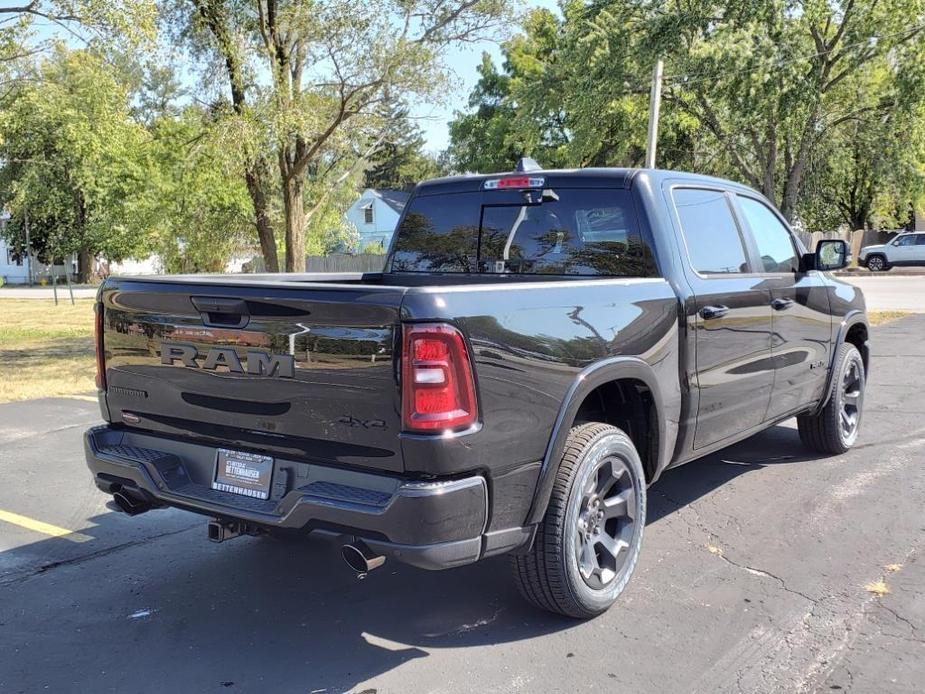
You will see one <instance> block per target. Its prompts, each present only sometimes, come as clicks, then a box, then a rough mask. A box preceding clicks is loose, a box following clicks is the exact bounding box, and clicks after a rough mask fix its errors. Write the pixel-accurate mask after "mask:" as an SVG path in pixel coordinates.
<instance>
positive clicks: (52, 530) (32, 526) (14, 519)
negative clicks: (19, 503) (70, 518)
mask: <svg viewBox="0 0 925 694" xmlns="http://www.w3.org/2000/svg"><path fill="white" fill-rule="evenodd" d="M0 521H6V522H7V523H12V524H13V525H18V526H19V527H20V528H26V529H27V530H34V531H35V532H37V533H42V534H43V535H50V536H51V537H60V538H62V539H64V540H70V541H71V542H89V541H90V540H92V539H93V538H92V537H90V536H89V535H82V534H81V533H75V532H74V531H72V530H68V529H67V528H59V527H58V526H57V525H51V524H50V523H43V522H42V521H40V520H35V519H34V518H28V517H27V516H20V515H19V514H18V513H11V512H9V511H4V510H3V509H0Z"/></svg>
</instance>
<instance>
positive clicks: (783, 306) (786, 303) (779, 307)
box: [771, 299, 793, 311]
mask: <svg viewBox="0 0 925 694" xmlns="http://www.w3.org/2000/svg"><path fill="white" fill-rule="evenodd" d="M791 306H793V299H774V301H772V302H771V308H773V309H774V310H775V311H786V310H787V309H788V308H790V307H791Z"/></svg>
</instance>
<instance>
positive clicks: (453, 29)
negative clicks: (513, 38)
mask: <svg viewBox="0 0 925 694" xmlns="http://www.w3.org/2000/svg"><path fill="white" fill-rule="evenodd" d="M191 2H192V5H193V7H194V9H195V22H194V23H193V27H192V29H193V32H190V33H191V35H193V34H195V29H197V28H198V29H199V30H200V32H199V37H200V39H199V40H200V45H203V46H208V47H209V48H210V49H211V51H212V52H213V54H214V55H216V56H217V57H219V59H220V60H221V61H222V62H223V64H224V66H225V71H226V77H227V79H228V82H229V84H230V86H231V90H232V101H233V103H234V104H235V107H236V114H237V116H238V117H239V118H240V119H241V120H242V121H243V122H244V124H243V125H242V126H241V131H242V132H244V131H247V132H250V133H251V138H252V141H254V142H260V143H264V142H267V141H271V142H272V143H273V154H274V155H275V162H274V163H275V169H276V178H277V181H278V186H279V190H280V193H281V195H282V199H283V209H284V219H285V240H286V244H285V245H286V269H287V270H288V271H295V270H299V269H301V265H302V260H301V258H303V257H304V254H305V244H306V239H305V232H306V223H307V222H310V220H311V218H312V217H313V216H314V215H317V214H318V213H319V212H320V211H321V210H322V209H324V207H325V206H326V205H327V203H328V198H329V197H330V195H331V191H332V190H333V189H334V188H333V187H332V186H334V187H336V186H337V185H340V184H341V183H343V181H344V180H345V178H346V177H349V175H350V172H351V171H354V170H355V169H356V168H357V167H358V166H359V165H360V164H361V163H362V161H363V160H364V159H365V157H368V156H369V155H370V154H371V152H372V151H374V150H375V148H376V147H377V146H378V144H379V142H381V141H382V139H383V137H384V136H383V130H384V128H383V123H382V119H381V116H380V115H379V114H377V109H378V108H379V106H380V105H381V103H382V102H383V100H384V98H385V95H386V94H393V95H407V94H414V95H417V96H431V95H433V94H434V92H435V90H436V88H437V86H438V85H439V84H440V83H441V81H442V77H443V70H442V68H441V64H440V62H439V59H440V57H441V55H442V54H443V53H444V51H445V50H446V48H447V47H448V46H450V45H452V44H454V43H458V42H461V41H468V40H473V39H476V38H479V37H483V36H485V35H487V34H489V33H491V32H493V31H495V30H496V29H497V28H498V27H500V26H501V25H502V23H503V21H504V20H505V18H506V17H507V9H508V8H507V6H508V3H507V1H506V0H378V1H374V2H369V1H368V0H335V1H332V2H326V3H309V2H298V1H296V0H291V1H290V2H284V1H280V0H252V1H249V2H245V1H244V0H238V1H236V2H222V1H221V0H191ZM202 30H204V32H203V31H202ZM203 33H206V34H207V35H208V36H209V38H210V40H209V41H204V40H203V38H202V34H203ZM252 64H256V65H259V66H260V69H259V70H257V71H250V69H249V68H250V66H251V65H252ZM261 71H262V72H261ZM262 74H265V75H268V76H269V84H266V85H262V84H259V82H260V80H259V79H258V78H259V77H260V76H261V75H262ZM263 94H266V99H261V98H259V96H262V95H263ZM258 114H259V115H258ZM250 151H251V152H252V153H254V154H255V156H253V157H252V159H251V164H255V163H257V162H259V160H260V157H261V156H262V154H263V153H265V151H266V150H265V149H264V148H263V147H262V146H257V147H253V146H252V147H251V148H250ZM344 166H346V169H343V167H344ZM335 169H341V173H339V174H338V175H336V176H333V177H332V178H328V176H329V174H330V173H331V172H332V171H333V170H335ZM317 180H328V181H330V183H331V186H326V187H324V189H323V190H318V188H317V187H315V186H312V185H308V186H307V183H308V184H311V183H312V182H314V181H317ZM266 183H267V182H266V180H265V179H260V178H259V177H258V178H256V179H255V180H254V182H253V183H252V184H251V183H249V185H248V187H249V189H250V190H251V197H252V199H253V200H254V207H255V214H257V215H258V216H259V214H260V211H259V204H258V200H257V198H258V197H260V196H263V197H264V198H267V197H268V196H269V191H268V190H267V186H266ZM307 187H308V188H313V189H314V191H313V192H314V197H312V198H311V199H310V200H308V206H307V208H306V192H307V190H306V188H307ZM258 226H260V225H259V224H258ZM265 233H266V235H269V233H270V231H269V230H267V231H266V232H265ZM264 235H265V234H264V232H261V246H262V247H263V248H264V250H265V252H266V251H267V250H268V246H269V244H268V243H266V242H264ZM268 266H269V262H268Z"/></svg>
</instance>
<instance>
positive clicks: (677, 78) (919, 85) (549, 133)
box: [450, 0, 925, 226]
mask: <svg viewBox="0 0 925 694" xmlns="http://www.w3.org/2000/svg"><path fill="white" fill-rule="evenodd" d="M561 7H562V15H561V16H557V15H556V14H554V13H552V12H549V11H547V10H535V11H533V12H531V13H529V15H528V16H527V18H526V20H525V21H524V23H523V25H522V27H521V32H520V33H519V34H518V35H517V36H515V37H514V38H512V39H510V40H509V41H508V42H506V43H505V44H504V46H503V55H504V62H503V66H502V67H503V69H502V70H498V69H497V68H496V67H495V66H494V65H493V64H492V63H491V61H490V60H489V59H487V58H486V61H485V62H484V63H483V65H482V67H481V69H480V73H481V80H480V81H479V84H478V86H477V87H476V89H475V90H474V91H473V93H472V97H471V100H470V111H469V112H467V113H461V114H457V117H456V119H455V120H454V122H453V123H452V124H451V147H450V153H451V156H452V160H453V164H454V165H455V166H456V167H457V168H459V169H461V170H465V169H481V170H488V169H498V168H509V167H510V165H511V164H512V163H513V161H514V160H516V158H517V157H519V156H522V155H524V154H527V155H534V156H536V157H537V158H538V159H540V161H541V162H542V163H544V164H547V165H563V166H585V165H608V166H615V165H617V166H638V165H641V164H642V162H643V157H644V148H645V136H646V124H647V109H648V92H649V89H648V87H649V84H648V76H649V74H650V72H651V69H652V66H653V65H654V63H655V61H656V60H657V59H659V58H662V59H663V60H664V61H665V73H666V78H665V83H664V103H663V106H662V123H661V127H660V141H659V149H658V151H659V165H661V166H662V167H664V168H682V169H689V170H694V171H698V172H703V173H712V174H716V175H720V176H727V177H731V178H735V179H737V180H740V181H742V182H744V183H747V184H749V185H752V186H754V187H755V188H757V189H759V190H761V191H762V192H763V193H764V194H765V195H766V196H767V197H769V198H770V199H771V200H772V201H774V202H775V203H776V204H778V205H779V206H780V208H781V210H782V212H783V213H784V214H785V216H787V217H788V218H791V219H796V218H797V217H799V218H800V219H801V220H804V221H806V222H809V223H812V224H819V225H823V226H830V225H836V224H838V223H846V224H849V225H851V226H869V225H871V224H876V223H884V224H895V223H902V222H903V221H904V219H905V218H907V217H908V209H909V203H910V201H912V200H914V199H917V198H919V197H920V196H921V194H922V190H923V161H925V157H923V142H925V138H923V135H925V134H923V132H922V127H921V124H922V114H923V111H922V109H923V104H925V84H923V82H922V79H923V75H925V41H923V40H922V36H923V30H925V2H923V1H922V0H890V1H889V2H878V1H877V0H843V1H839V2H831V1H822V0H805V1H796V0H771V1H768V0H736V1H735V2H711V1H708V0H694V1H692V2H685V3H675V2H641V1H638V2H637V1H633V0H619V1H617V0H603V1H599V2H594V3H583V2H575V1H572V2H565V3H563V4H562V6H561Z"/></svg>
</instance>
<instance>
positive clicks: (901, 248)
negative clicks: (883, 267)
mask: <svg viewBox="0 0 925 694" xmlns="http://www.w3.org/2000/svg"><path fill="white" fill-rule="evenodd" d="M916 236H917V234H902V235H901V236H899V237H897V238H896V239H895V240H894V241H893V242H892V243H891V244H890V248H889V250H888V251H887V256H888V258H889V263H890V265H915V261H916V256H917V253H918V248H919V247H918V245H917V243H916V238H915V237H916Z"/></svg>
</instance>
